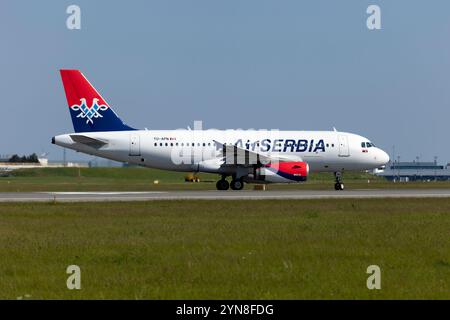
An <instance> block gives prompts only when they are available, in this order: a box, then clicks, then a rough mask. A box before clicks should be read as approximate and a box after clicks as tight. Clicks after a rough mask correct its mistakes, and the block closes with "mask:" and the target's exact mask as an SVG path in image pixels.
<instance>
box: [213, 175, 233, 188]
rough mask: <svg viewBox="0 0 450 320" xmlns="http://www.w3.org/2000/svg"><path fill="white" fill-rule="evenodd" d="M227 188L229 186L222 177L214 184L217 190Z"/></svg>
mask: <svg viewBox="0 0 450 320" xmlns="http://www.w3.org/2000/svg"><path fill="white" fill-rule="evenodd" d="M229 187H230V184H229V183H228V181H227V180H226V179H225V177H222V179H220V180H219V181H217V183H216V188H217V190H228V188H229Z"/></svg>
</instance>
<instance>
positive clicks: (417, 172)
mask: <svg viewBox="0 0 450 320" xmlns="http://www.w3.org/2000/svg"><path fill="white" fill-rule="evenodd" d="M375 175H377V176H380V177H385V178H386V179H388V180H390V181H394V182H395V181H403V182H408V181H437V180H439V181H443V180H450V164H447V165H438V164H437V163H436V161H434V162H419V161H413V162H398V161H394V162H389V163H388V164H387V165H386V168H385V169H384V170H379V171H377V172H375Z"/></svg>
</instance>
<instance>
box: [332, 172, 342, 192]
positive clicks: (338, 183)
mask: <svg viewBox="0 0 450 320" xmlns="http://www.w3.org/2000/svg"><path fill="white" fill-rule="evenodd" d="M334 177H335V178H336V183H335V184H334V190H344V184H343V183H342V173H341V172H339V171H338V172H335V173H334Z"/></svg>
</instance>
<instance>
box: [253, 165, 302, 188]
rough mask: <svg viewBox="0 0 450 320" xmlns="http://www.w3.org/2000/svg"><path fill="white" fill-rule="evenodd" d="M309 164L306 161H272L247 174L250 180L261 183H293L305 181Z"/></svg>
mask: <svg viewBox="0 0 450 320" xmlns="http://www.w3.org/2000/svg"><path fill="white" fill-rule="evenodd" d="M308 173H309V166H308V164H307V163H306V162H300V161H290V162H273V163H270V164H266V165H264V166H263V167H260V168H255V169H254V171H253V174H250V175H249V177H248V178H249V180H250V181H252V182H261V183H293V182H301V181H306V179H307V178H308Z"/></svg>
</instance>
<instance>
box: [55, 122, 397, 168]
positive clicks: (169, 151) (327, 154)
mask: <svg viewBox="0 0 450 320" xmlns="http://www.w3.org/2000/svg"><path fill="white" fill-rule="evenodd" d="M71 136H83V137H88V138H92V139H96V140H100V141H103V142H104V144H102V145H96V144H89V143H81V142H79V141H78V142H76V141H74V139H73V138H72V137H71ZM75 140H76V139H75ZM53 142H54V143H55V144H56V145H59V146H62V147H66V148H70V149H73V150H77V151H80V152H83V153H86V154H91V155H96V156H99V157H103V158H107V159H112V160H116V161H121V162H128V163H132V164H138V165H142V166H145V167H152V168H159V169H165V170H175V171H194V172H195V171H199V172H211V173H219V174H233V173H234V172H233V170H235V168H234V169H233V167H224V166H222V165H221V164H222V163H221V160H220V159H221V152H222V148H221V147H219V145H218V144H217V143H216V142H219V143H222V144H226V145H237V146H238V147H240V148H242V149H247V150H250V151H252V152H255V153H258V154H263V155H267V156H269V157H282V158H284V159H292V161H304V162H306V163H307V164H308V165H309V170H310V172H340V171H347V170H369V169H374V168H377V167H380V166H382V165H384V164H385V163H387V162H388V161H389V157H388V155H387V154H386V153H385V152H384V151H383V150H381V149H379V148H377V147H375V146H372V144H370V147H368V148H366V147H362V143H366V142H369V140H368V139H367V138H364V137H362V136H359V135H356V134H352V133H345V132H337V131H258V130H135V131H110V132H83V133H73V134H64V135H59V136H56V137H54V141H53Z"/></svg>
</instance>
